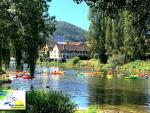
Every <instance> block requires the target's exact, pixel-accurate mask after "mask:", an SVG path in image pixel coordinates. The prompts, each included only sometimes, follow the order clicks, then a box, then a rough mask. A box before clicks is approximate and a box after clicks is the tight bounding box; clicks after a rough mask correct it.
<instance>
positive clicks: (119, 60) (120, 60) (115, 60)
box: [108, 54, 125, 68]
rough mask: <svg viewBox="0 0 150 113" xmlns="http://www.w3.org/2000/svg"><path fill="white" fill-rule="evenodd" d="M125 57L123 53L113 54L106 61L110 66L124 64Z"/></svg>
mask: <svg viewBox="0 0 150 113" xmlns="http://www.w3.org/2000/svg"><path fill="white" fill-rule="evenodd" d="M124 60H125V57H124V55H123V54H118V55H113V56H112V57H110V58H109V59H108V63H109V64H110V65H111V67H112V68H116V67H117V66H121V65H123V64H124Z"/></svg>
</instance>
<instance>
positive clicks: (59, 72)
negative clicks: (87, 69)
mask: <svg viewBox="0 0 150 113" xmlns="http://www.w3.org/2000/svg"><path fill="white" fill-rule="evenodd" d="M51 74H54V75H63V74H64V72H63V71H58V72H51Z"/></svg>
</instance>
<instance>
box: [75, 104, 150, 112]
mask: <svg viewBox="0 0 150 113" xmlns="http://www.w3.org/2000/svg"><path fill="white" fill-rule="evenodd" d="M76 113H149V112H148V111H147V108H146V107H145V106H141V105H116V106H114V105H100V106H91V107H89V109H88V110H77V111H76Z"/></svg>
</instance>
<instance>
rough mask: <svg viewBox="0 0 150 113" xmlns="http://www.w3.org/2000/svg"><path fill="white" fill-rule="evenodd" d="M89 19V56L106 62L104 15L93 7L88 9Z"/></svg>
mask: <svg viewBox="0 0 150 113" xmlns="http://www.w3.org/2000/svg"><path fill="white" fill-rule="evenodd" d="M89 20H90V21H91V23H90V27H89V32H88V42H89V44H90V49H91V56H92V57H94V58H98V59H100V61H101V62H102V63H106V61H107V57H106V55H105V52H106V50H105V17H104V14H103V12H96V11H95V10H94V9H93V8H90V10H89Z"/></svg>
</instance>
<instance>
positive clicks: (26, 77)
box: [21, 75, 32, 79]
mask: <svg viewBox="0 0 150 113" xmlns="http://www.w3.org/2000/svg"><path fill="white" fill-rule="evenodd" d="M21 78H23V79H32V77H30V76H29V75H23V76H22V77H21Z"/></svg>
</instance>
